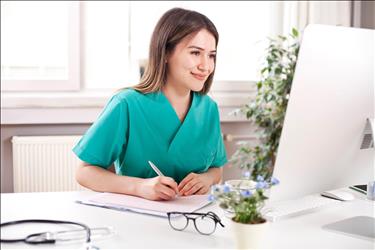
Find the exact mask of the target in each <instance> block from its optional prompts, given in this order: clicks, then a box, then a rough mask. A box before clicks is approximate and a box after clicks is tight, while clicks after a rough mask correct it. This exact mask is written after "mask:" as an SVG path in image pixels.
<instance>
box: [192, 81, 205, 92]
mask: <svg viewBox="0 0 375 250" xmlns="http://www.w3.org/2000/svg"><path fill="white" fill-rule="evenodd" d="M204 84H205V83H204V82H203V83H196V84H192V85H191V86H190V90H191V91H194V92H199V91H201V90H202V89H203V87H204Z"/></svg>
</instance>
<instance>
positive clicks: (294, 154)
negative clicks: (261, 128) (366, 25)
mask: <svg viewBox="0 0 375 250" xmlns="http://www.w3.org/2000/svg"><path fill="white" fill-rule="evenodd" d="M374 37H375V31H374V30H369V29H358V28H346V27H338V26H327V25H309V26H308V27H307V28H306V29H305V31H304V35H303V39H302V42H301V48H300V52H299V56H298V60H297V65H296V71H295V74H294V78H293V83H292V89H291V93H290V98H289V103H288V107H287V111H286V117H285V121H284V126H283V130H282V134H281V138H280V144H279V149H278V154H277V157H276V163H275V167H274V172H273V176H274V177H276V178H278V179H279V180H280V185H278V186H274V187H273V188H272V189H271V192H270V199H271V200H272V201H278V200H289V199H294V198H300V197H302V196H305V195H309V194H315V193H320V192H322V191H326V190H332V189H336V188H342V187H348V186H350V185H354V184H367V183H368V181H370V180H374V179H375V176H374V155H375V152H374V148H370V149H360V147H361V143H362V139H363V131H364V129H365V126H366V120H367V118H374V74H375V73H374V44H375V43H374V42H375V40H374Z"/></svg>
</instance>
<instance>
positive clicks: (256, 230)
mask: <svg viewBox="0 0 375 250" xmlns="http://www.w3.org/2000/svg"><path fill="white" fill-rule="evenodd" d="M229 220H230V221H231V223H230V224H231V230H232V231H233V233H234V238H235V242H236V248H237V249H257V248H259V247H260V246H261V243H262V241H263V238H264V235H265V234H266V232H267V228H268V226H269V222H268V221H266V222H264V223H260V224H243V223H238V222H234V221H232V220H231V219H229Z"/></svg>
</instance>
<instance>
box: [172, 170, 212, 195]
mask: <svg viewBox="0 0 375 250" xmlns="http://www.w3.org/2000/svg"><path fill="white" fill-rule="evenodd" d="M212 184H213V180H212V177H211V176H210V175H207V174H206V173H203V174H196V173H190V174H188V175H187V176H186V177H185V178H184V179H183V180H182V181H181V182H180V184H179V185H178V191H179V194H180V195H181V196H187V195H192V194H206V193H207V192H208V191H209V190H210V187H211V185H212Z"/></svg>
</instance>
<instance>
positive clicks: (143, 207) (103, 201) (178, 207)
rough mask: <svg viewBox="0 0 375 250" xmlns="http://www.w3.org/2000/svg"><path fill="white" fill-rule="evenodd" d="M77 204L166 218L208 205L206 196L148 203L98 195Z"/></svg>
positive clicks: (145, 200)
mask: <svg viewBox="0 0 375 250" xmlns="http://www.w3.org/2000/svg"><path fill="white" fill-rule="evenodd" d="M77 202H78V203H82V204H87V205H94V206H99V207H105V208H111V209H116V210H123V211H126V210H130V211H134V212H138V213H146V214H152V215H158V216H163V217H167V212H189V213H191V212H194V211H196V210H198V209H200V208H202V207H204V206H206V205H208V204H209V203H210V201H209V200H208V195H191V196H181V197H176V198H175V199H173V200H169V201H150V200H147V199H143V198H140V197H136V196H131V195H124V194H115V193H100V194H95V195H94V196H92V197H89V198H88V199H82V200H77Z"/></svg>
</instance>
